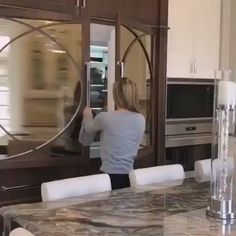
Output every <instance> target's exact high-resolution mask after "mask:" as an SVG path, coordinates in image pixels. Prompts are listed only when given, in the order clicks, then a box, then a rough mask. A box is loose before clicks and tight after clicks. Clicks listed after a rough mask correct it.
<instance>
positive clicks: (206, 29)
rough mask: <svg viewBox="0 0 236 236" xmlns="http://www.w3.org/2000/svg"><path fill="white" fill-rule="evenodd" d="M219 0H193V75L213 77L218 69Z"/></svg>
mask: <svg viewBox="0 0 236 236" xmlns="http://www.w3.org/2000/svg"><path fill="white" fill-rule="evenodd" d="M220 5H221V3H220V0H198V1H194V11H195V13H194V15H195V22H194V29H195V30H194V58H195V59H194V60H195V61H194V72H195V75H194V77H196V78H214V77H215V71H216V70H218V69H219V54H220V15H221V13H220V11H221V6H220Z"/></svg>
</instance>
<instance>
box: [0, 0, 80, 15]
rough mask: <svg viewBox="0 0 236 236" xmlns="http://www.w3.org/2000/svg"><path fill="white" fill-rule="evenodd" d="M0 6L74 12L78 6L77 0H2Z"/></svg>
mask: <svg viewBox="0 0 236 236" xmlns="http://www.w3.org/2000/svg"><path fill="white" fill-rule="evenodd" d="M0 6H3V7H9V8H15V9H41V10H49V11H55V12H66V13H72V12H73V11H74V9H75V6H76V0H37V1H35V0H0Z"/></svg>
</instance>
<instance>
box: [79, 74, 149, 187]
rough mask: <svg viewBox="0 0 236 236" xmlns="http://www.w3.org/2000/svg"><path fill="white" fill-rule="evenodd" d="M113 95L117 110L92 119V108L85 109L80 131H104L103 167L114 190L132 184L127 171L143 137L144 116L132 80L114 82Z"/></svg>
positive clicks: (124, 79)
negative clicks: (139, 109)
mask: <svg viewBox="0 0 236 236" xmlns="http://www.w3.org/2000/svg"><path fill="white" fill-rule="evenodd" d="M113 98H114V102H115V105H116V110H115V111H110V112H101V113H99V114H98V115H97V116H96V117H95V118H93V115H92V112H91V109H90V108H88V107H87V108H85V109H84V112H83V125H82V128H83V127H84V131H83V130H81V134H82V133H83V132H84V134H88V135H89V134H91V135H92V134H95V133H96V132H98V131H100V132H101V153H100V154H101V160H102V166H101V168H100V170H101V171H103V172H105V173H107V174H109V176H110V179H111V184H112V189H118V188H125V187H129V186H130V182H129V175H128V174H129V172H130V171H131V170H132V169H133V164H134V159H135V158H136V156H137V152H138V148H139V144H140V143H141V141H142V138H143V134H144V130H145V118H144V116H143V115H142V114H140V113H139V112H138V109H137V104H138V99H137V88H136V85H135V83H134V82H132V81H131V80H130V79H128V78H121V79H120V80H119V81H117V82H115V83H114V85H113ZM82 128H81V129H82ZM81 139H82V135H80V141H81Z"/></svg>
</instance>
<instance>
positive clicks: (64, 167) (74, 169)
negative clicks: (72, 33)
mask: <svg viewBox="0 0 236 236" xmlns="http://www.w3.org/2000/svg"><path fill="white" fill-rule="evenodd" d="M167 6H168V1H166V0H80V1H77V0H0V17H5V16H10V17H15V18H20V17H21V18H31V19H32V18H33V19H36V18H37V19H43V20H56V21H64V20H73V22H76V24H77V23H78V25H79V24H80V23H81V24H82V23H83V25H82V32H83V34H82V42H83V43H84V44H83V50H82V60H81V65H80V66H81V68H82V69H81V74H82V76H81V77H82V78H86V75H85V74H86V71H85V69H84V64H85V63H84V62H85V61H88V60H89V46H90V45H89V30H90V29H89V27H90V23H91V22H96V23H101V24H107V22H109V24H113V25H114V26H116V27H121V25H122V24H125V23H124V22H132V24H131V25H132V26H133V25H134V27H131V25H129V27H130V28H134V29H135V30H137V31H140V32H141V31H142V32H145V33H148V32H149V31H150V32H151V36H153V40H152V42H151V43H150V45H152V46H153V48H152V52H151V53H150V55H151V56H150V57H152V59H153V65H152V66H153V83H152V85H151V87H152V88H151V90H152V91H151V94H153V96H152V108H151V109H152V120H153V122H152V132H151V133H152V134H150V136H151V137H152V138H151V140H152V146H148V147H147V149H145V148H144V149H143V150H141V151H140V152H139V157H138V159H137V160H136V162H135V168H142V167H149V166H153V165H154V164H157V163H158V164H160V163H161V164H163V161H159V159H162V160H164V158H165V157H164V156H165V155H164V153H165V145H164V137H165V136H164V135H165V130H164V129H165V128H164V127H165V91H166V90H165V73H166V71H165V70H166V69H165V68H166V45H167V43H166V42H167V28H166V29H164V28H162V29H157V28H158V27H153V28H152V26H158V25H160V24H162V25H166V24H167V15H168V14H167ZM161 9H162V10H161ZM133 23H134V24H133ZM126 26H127V25H126ZM150 28H151V30H150ZM116 30H117V32H116V33H118V34H119V30H118V28H116ZM119 37H120V36H119V35H117V37H116V39H118V40H117V41H119ZM87 41H88V42H87ZM150 48H151V47H150ZM119 50H120V49H119V42H116V62H117V61H118V60H119V59H120V58H119V57H118V55H117V54H118V53H117V52H118V51H119ZM116 64H117V63H116ZM115 69H116V70H117V71H118V70H119V69H120V68H119V67H118V66H117V65H116V68H115ZM83 86H84V90H86V81H85V83H84V84H83ZM83 96H84V97H83V100H85V97H86V94H83ZM83 102H84V101H83ZM86 151H88V149H86V148H85V149H84V153H86ZM32 155H34V154H32ZM83 156H84V157H83V158H82V157H77V158H70V157H69V156H68V157H67V156H66V157H63V158H55V157H51V156H50V155H48V156H46V157H45V159H41V158H40V159H38V158H31V157H30V158H26V159H24V158H23V159H21V158H19V159H14V160H6V161H4V160H3V161H2V160H1V161H0V162H1V165H0V180H1V181H0V188H2V189H0V205H6V204H13V203H18V202H29V201H38V200H40V185H41V183H42V182H45V181H52V180H55V179H63V178H69V177H74V176H81V175H89V174H94V173H98V172H99V166H100V159H94V160H90V159H89V157H88V156H89V155H88V153H86V155H83ZM157 159H158V160H157ZM19 186H20V188H17V187H19ZM14 187H16V188H14ZM1 191H2V192H1Z"/></svg>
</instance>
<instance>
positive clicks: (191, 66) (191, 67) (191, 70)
mask: <svg viewBox="0 0 236 236" xmlns="http://www.w3.org/2000/svg"><path fill="white" fill-rule="evenodd" d="M192 73H193V60H192V59H191V60H190V74H192Z"/></svg>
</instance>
